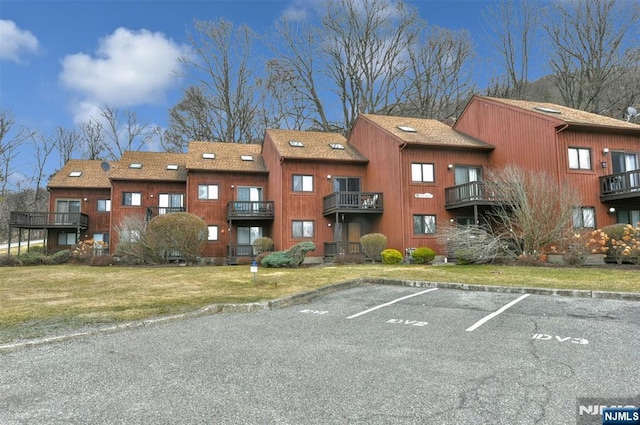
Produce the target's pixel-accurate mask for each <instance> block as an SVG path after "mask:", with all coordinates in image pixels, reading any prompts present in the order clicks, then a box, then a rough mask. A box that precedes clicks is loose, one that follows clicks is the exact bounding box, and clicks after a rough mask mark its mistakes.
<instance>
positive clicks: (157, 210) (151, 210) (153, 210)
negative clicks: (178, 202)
mask: <svg viewBox="0 0 640 425" xmlns="http://www.w3.org/2000/svg"><path fill="white" fill-rule="evenodd" d="M177 212H185V209H184V207H147V213H146V219H147V221H149V220H151V219H152V218H153V217H156V216H158V215H165V214H172V213H177Z"/></svg>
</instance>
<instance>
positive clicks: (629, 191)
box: [600, 170, 640, 201]
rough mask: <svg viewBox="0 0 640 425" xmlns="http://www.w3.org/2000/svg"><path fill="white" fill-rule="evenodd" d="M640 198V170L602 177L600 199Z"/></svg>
mask: <svg viewBox="0 0 640 425" xmlns="http://www.w3.org/2000/svg"><path fill="white" fill-rule="evenodd" d="M636 197H638V198H640V170H633V171H627V172H625V173H617V174H610V175H607V176H602V177H600V199H601V200H603V201H608V200H614V199H625V198H636Z"/></svg>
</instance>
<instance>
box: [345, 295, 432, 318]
mask: <svg viewBox="0 0 640 425" xmlns="http://www.w3.org/2000/svg"><path fill="white" fill-rule="evenodd" d="M436 289H438V288H431V289H427V290H426V291H422V292H418V293H415V294H411V295H407V296H404V297H402V298H398V299H397V300H393V301H389V302H388V303H384V304H380V305H379V306H376V307H373V308H370V309H369V310H365V311H361V312H360V313H356V314H354V315H352V316H349V317H347V319H354V318H356V317H358V316H362V315H363V314H367V313H369V312H371V311H374V310H377V309H379V308H382V307H386V306H388V305H391V304H395V303H397V302H398V301H402V300H406V299H407V298H411V297H416V296H418V295H422V294H425V293H427V292H431V291H435V290H436Z"/></svg>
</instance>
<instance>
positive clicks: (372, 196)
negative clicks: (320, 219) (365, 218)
mask: <svg viewBox="0 0 640 425" xmlns="http://www.w3.org/2000/svg"><path fill="white" fill-rule="evenodd" d="M322 202H323V210H322V213H323V215H325V216H327V215H331V214H334V213H366V214H382V213H383V212H384V205H383V202H382V193H380V192H333V193H332V194H331V195H327V196H325V197H324V198H323V199H322Z"/></svg>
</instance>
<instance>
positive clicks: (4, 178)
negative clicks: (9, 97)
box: [0, 110, 34, 196]
mask: <svg viewBox="0 0 640 425" xmlns="http://www.w3.org/2000/svg"><path fill="white" fill-rule="evenodd" d="M33 134H34V133H33V131H31V130H28V129H26V128H24V127H18V128H16V126H15V118H14V117H13V114H12V113H11V112H10V111H6V110H2V111H0V159H1V160H2V161H1V162H0V196H4V194H5V193H6V190H7V184H8V178H9V175H10V174H11V172H12V168H11V162H12V161H13V160H14V159H15V157H16V155H17V154H18V151H17V149H18V147H19V146H20V145H22V144H23V143H24V142H25V141H26V140H28V139H29V138H30V137H31V136H32V135H33Z"/></svg>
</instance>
